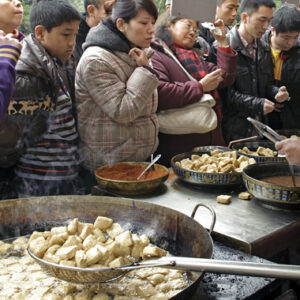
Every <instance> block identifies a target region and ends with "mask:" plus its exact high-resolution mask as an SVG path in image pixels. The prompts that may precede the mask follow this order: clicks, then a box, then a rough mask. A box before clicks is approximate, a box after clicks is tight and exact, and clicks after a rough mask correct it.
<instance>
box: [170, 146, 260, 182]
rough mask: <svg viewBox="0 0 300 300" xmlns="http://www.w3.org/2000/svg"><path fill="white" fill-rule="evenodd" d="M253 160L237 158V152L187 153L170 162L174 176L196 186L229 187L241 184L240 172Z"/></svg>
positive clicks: (252, 162)
mask: <svg viewBox="0 0 300 300" xmlns="http://www.w3.org/2000/svg"><path fill="white" fill-rule="evenodd" d="M254 163H255V160H254V159H251V158H247V157H246V156H240V157H238V154H237V151H227V152H220V151H219V150H218V149H216V150H214V151H211V152H207V151H203V152H199V151H198V152H187V153H182V154H178V155H176V156H174V157H173V158H172V160H171V165H172V168H173V170H174V172H175V174H176V175H177V176H178V177H179V178H180V179H181V180H183V181H185V182H187V183H192V184H194V185H196V186H207V187H210V186H213V187H215V186H220V187H231V186H235V185H240V184H242V174H241V172H242V170H243V168H244V167H246V166H248V165H249V164H254Z"/></svg>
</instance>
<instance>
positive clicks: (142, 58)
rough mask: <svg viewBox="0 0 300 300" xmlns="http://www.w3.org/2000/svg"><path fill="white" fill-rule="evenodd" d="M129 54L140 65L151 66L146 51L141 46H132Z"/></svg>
mask: <svg viewBox="0 0 300 300" xmlns="http://www.w3.org/2000/svg"><path fill="white" fill-rule="evenodd" d="M128 55H129V56H130V57H131V58H132V59H133V60H134V61H135V62H136V64H137V65H138V67H141V66H148V67H149V60H148V58H147V55H146V53H145V52H144V51H143V50H142V49H139V48H132V49H131V50H130V51H129V53H128Z"/></svg>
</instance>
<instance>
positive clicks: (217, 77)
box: [199, 69, 223, 92]
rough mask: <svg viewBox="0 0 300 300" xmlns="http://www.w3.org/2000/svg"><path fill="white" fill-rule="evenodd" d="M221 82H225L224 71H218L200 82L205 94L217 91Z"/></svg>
mask: <svg viewBox="0 0 300 300" xmlns="http://www.w3.org/2000/svg"><path fill="white" fill-rule="evenodd" d="M221 81H223V77H222V70H221V69H217V70H215V71H213V72H211V73H209V74H207V75H205V76H204V77H203V78H202V79H201V80H200V81H199V82H200V83H201V85H202V88H203V92H210V91H213V90H215V89H216V88H217V87H218V85H219V83H220V82H221Z"/></svg>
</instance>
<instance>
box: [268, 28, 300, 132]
mask: <svg viewBox="0 0 300 300" xmlns="http://www.w3.org/2000/svg"><path fill="white" fill-rule="evenodd" d="M269 37H270V31H267V32H266V33H265V35H264V36H263V40H264V42H265V43H266V44H267V45H268V46H269V47H270V45H269V42H270V40H269ZM283 55H284V57H285V58H284V61H283V65H282V71H281V81H280V82H278V83H277V84H276V85H278V87H280V86H286V87H287V90H288V92H289V95H290V101H287V102H284V107H283V108H282V109H281V112H280V113H278V112H272V113H271V114H272V116H270V118H269V119H273V118H272V117H273V116H274V117H275V118H276V116H277V117H278V119H279V126H280V127H279V128H284V129H300V43H297V45H296V46H294V47H293V48H292V49H290V50H289V51H287V52H283ZM270 125H272V124H270ZM276 129H278V127H277V128H276Z"/></svg>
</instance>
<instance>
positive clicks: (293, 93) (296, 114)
mask: <svg viewBox="0 0 300 300" xmlns="http://www.w3.org/2000/svg"><path fill="white" fill-rule="evenodd" d="M271 26H272V27H271V30H269V31H267V32H266V34H265V35H264V37H263V39H264V41H265V42H266V44H267V45H268V46H269V48H270V50H271V54H272V59H273V68H274V77H275V84H276V86H278V87H281V86H286V88H287V91H288V92H289V95H290V100H289V101H286V102H284V103H283V104H280V107H278V109H279V110H280V111H278V112H277V111H275V112H272V113H271V114H270V115H269V125H270V126H271V127H272V128H274V129H281V128H284V129H292V128H293V129H295V128H296V129H300V85H299V83H300V44H299V43H298V37H299V34H300V11H298V10H297V8H296V7H295V6H293V5H284V6H282V7H281V8H280V9H279V10H278V11H276V12H275V14H274V18H273V19H272V22H271ZM278 106H279V105H278Z"/></svg>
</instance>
